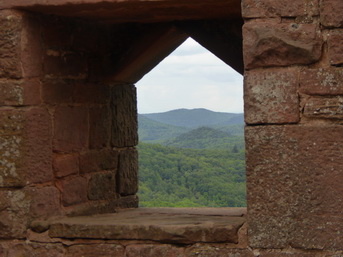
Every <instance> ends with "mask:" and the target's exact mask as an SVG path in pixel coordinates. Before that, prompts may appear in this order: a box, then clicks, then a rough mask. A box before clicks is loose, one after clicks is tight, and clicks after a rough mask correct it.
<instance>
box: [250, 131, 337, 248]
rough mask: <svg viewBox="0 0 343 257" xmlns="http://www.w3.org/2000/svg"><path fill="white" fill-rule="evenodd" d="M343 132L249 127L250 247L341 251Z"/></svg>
mask: <svg viewBox="0 0 343 257" xmlns="http://www.w3.org/2000/svg"><path fill="white" fill-rule="evenodd" d="M342 133H343V128H342V126H340V125H336V126H335V125H331V126H330V125H326V126H320V125H318V126H310V125H307V126H291V125H286V126H267V127H262V126H255V127H248V128H247V129H246V145H247V149H246V156H247V192H248V197H247V200H248V203H249V209H248V210H249V213H248V217H249V219H248V224H249V232H248V233H249V244H250V246H251V247H254V248H284V247H287V246H289V245H292V246H293V247H295V248H300V249H326V250H341V249H342V245H343V241H342V237H341V236H340V233H341V232H342V229H343V227H342V226H343V225H342V224H343V222H342V221H343V220H342V215H341V212H342V209H343V197H342V196H343V191H342V190H343V188H342V186H341V185H342V183H343V174H342V169H341V167H342V165H343V162H342V161H343V159H342V158H341V153H342V151H343V148H342V146H343V142H342V140H341V135H342ZM319 135H320V136H319ZM309 160H311V161H309Z"/></svg>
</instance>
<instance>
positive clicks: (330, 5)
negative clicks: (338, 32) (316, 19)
mask: <svg viewBox="0 0 343 257" xmlns="http://www.w3.org/2000/svg"><path fill="white" fill-rule="evenodd" d="M342 12H343V2H342V1H340V0H325V1H320V21H321V23H322V24H323V25H324V26H326V27H343V17H342Z"/></svg>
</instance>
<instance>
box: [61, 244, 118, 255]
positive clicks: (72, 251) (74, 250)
mask: <svg viewBox="0 0 343 257" xmlns="http://www.w3.org/2000/svg"><path fill="white" fill-rule="evenodd" d="M124 251H125V248H124V247H123V246H121V245H116V244H111V243H100V244H83V245H73V246H70V247H68V248H67V253H66V255H65V257H94V256H99V257H113V256H118V257H119V256H125V254H124Z"/></svg>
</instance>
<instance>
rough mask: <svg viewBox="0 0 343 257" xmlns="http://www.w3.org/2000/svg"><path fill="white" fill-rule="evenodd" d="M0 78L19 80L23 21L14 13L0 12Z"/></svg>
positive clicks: (20, 75)
mask: <svg viewBox="0 0 343 257" xmlns="http://www.w3.org/2000/svg"><path fill="white" fill-rule="evenodd" d="M0 23H1V28H0V78H21V77H22V70H21V65H20V59H21V58H20V51H21V46H20V45H21V31H22V25H23V19H22V17H21V15H20V14H19V13H17V12H15V11H7V10H5V11H3V10H1V12H0Z"/></svg>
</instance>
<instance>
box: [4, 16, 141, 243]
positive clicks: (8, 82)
mask: <svg viewBox="0 0 343 257" xmlns="http://www.w3.org/2000/svg"><path fill="white" fill-rule="evenodd" d="M0 20H1V27H0V46H1V49H0V57H1V61H0V62H1V68H0V90H1V95H0V105H1V107H0V110H1V111H0V124H1V125H0V135H1V138H0V140H1V144H0V145H1V147H0V154H1V161H0V169H1V173H0V195H1V202H0V217H1V221H0V228H1V235H0V237H1V238H25V234H26V230H27V227H28V226H30V222H31V221H32V220H34V219H37V218H38V219H45V218H47V217H51V216H58V215H65V214H68V215H77V214H92V213H101V212H113V211H114V209H115V208H118V207H137V205H138V199H137V197H136V196H135V194H136V192H137V186H138V185H137V151H136V149H135V145H136V144H137V140H138V139H137V110H136V91H135V87H134V85H132V84H124V83H123V82H120V83H119V82H118V83H115V82H111V83H109V82H106V81H104V80H105V78H106V73H107V71H108V70H109V69H110V67H111V58H112V55H113V52H115V51H114V49H115V47H116V45H115V43H113V42H117V41H115V40H112V39H111V37H113V35H114V33H113V28H111V27H110V26H106V25H102V26H99V25H97V24H96V23H88V22H84V21H77V20H72V19H64V18H57V17H54V16H40V15H28V14H25V15H23V14H22V13H20V12H16V11H1V13H0ZM90 35H91V36H90Z"/></svg>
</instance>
